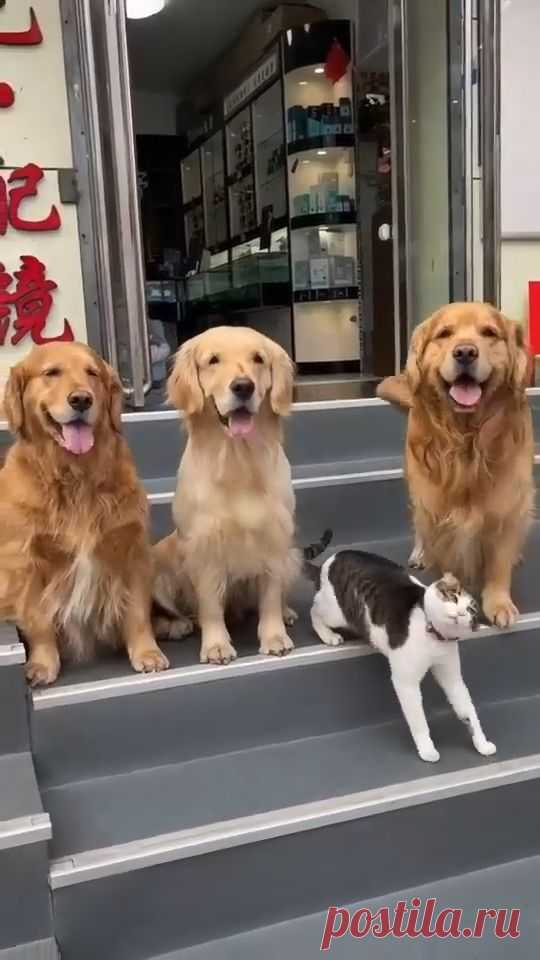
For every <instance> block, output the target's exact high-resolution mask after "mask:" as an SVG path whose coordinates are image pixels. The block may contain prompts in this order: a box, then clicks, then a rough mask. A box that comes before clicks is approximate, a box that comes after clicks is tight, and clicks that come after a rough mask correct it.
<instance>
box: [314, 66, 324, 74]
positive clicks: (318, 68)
mask: <svg viewBox="0 0 540 960" xmlns="http://www.w3.org/2000/svg"><path fill="white" fill-rule="evenodd" d="M315 73H324V67H315Z"/></svg>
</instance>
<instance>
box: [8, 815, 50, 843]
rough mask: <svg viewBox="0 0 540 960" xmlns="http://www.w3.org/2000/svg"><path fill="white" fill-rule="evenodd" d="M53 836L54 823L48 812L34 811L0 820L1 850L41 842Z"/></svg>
mask: <svg viewBox="0 0 540 960" xmlns="http://www.w3.org/2000/svg"><path fill="white" fill-rule="evenodd" d="M51 838H52V823H51V818H50V817H49V814H48V813H34V814H29V815H28V816H26V817H14V818H13V819H11V820H1V821H0V850H11V849H13V848H14V847H23V846H27V845H28V844H30V843H41V842H42V841H45V840H50V839H51Z"/></svg>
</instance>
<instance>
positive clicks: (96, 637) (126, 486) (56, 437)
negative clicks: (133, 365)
mask: <svg viewBox="0 0 540 960" xmlns="http://www.w3.org/2000/svg"><path fill="white" fill-rule="evenodd" d="M4 409H5V413H6V416H7V418H8V423H9V426H10V428H11V430H12V431H13V432H14V433H15V434H16V440H15V443H14V444H13V446H12V448H11V449H10V451H9V453H8V455H7V458H6V463H5V466H4V467H3V469H2V470H1V471H0V618H1V619H3V620H10V621H13V622H14V623H16V624H17V626H18V627H20V629H21V630H22V631H23V633H24V635H25V638H26V641H27V643H28V647H29V659H28V663H27V666H26V675H27V677H28V680H29V681H30V683H32V684H48V683H52V682H53V681H54V680H55V679H56V677H57V676H58V672H59V669H60V660H61V657H63V656H64V655H66V656H69V655H71V656H73V657H75V658H84V657H88V656H89V655H91V654H92V653H93V651H94V648H95V647H96V645H97V644H99V643H105V644H109V645H115V646H123V647H125V649H126V650H127V652H128V655H129V658H130V660H131V663H132V666H133V668H134V669H135V670H138V671H155V670H164V669H165V668H166V667H167V666H168V662H167V660H166V658H165V657H164V656H163V654H162V653H161V651H160V650H159V648H158V646H157V645H156V642H155V640H154V636H153V634H152V629H151V624H150V583H151V576H152V572H151V571H152V567H151V564H152V559H151V552H150V547H149V543H148V541H147V532H146V526H147V501H146V497H145V494H144V491H143V489H142V488H141V486H140V484H139V482H138V479H137V475H136V472H135V466H134V463H133V460H132V457H131V454H130V452H129V449H128V447H127V444H126V442H125V440H124V438H123V437H122V435H121V419H120V418H121V409H122V388H121V385H120V381H119V379H118V376H117V374H116V373H115V372H114V371H113V370H112V368H111V367H109V366H108V365H107V364H106V363H104V361H103V360H101V359H100V358H99V357H98V356H97V355H96V354H95V353H94V352H93V351H92V350H90V349H89V348H88V347H86V346H84V345H83V344H78V343H73V344H61V343H55V344H50V345H47V346H42V347H36V348H34V350H33V351H32V352H31V353H30V355H29V356H28V357H27V358H26V359H25V360H23V361H22V362H21V363H19V364H17V366H15V367H13V369H12V370H11V374H10V377H9V381H8V384H7V387H6V392H5V396H4Z"/></svg>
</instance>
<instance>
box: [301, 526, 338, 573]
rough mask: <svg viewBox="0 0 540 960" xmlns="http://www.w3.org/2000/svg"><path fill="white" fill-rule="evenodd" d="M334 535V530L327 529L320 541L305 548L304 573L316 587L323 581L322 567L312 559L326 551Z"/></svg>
mask: <svg viewBox="0 0 540 960" xmlns="http://www.w3.org/2000/svg"><path fill="white" fill-rule="evenodd" d="M333 536H334V534H333V532H332V530H325V531H324V533H323V535H322V537H321V539H320V540H319V542H318V543H312V544H310V546H309V547H305V548H304V551H303V553H304V573H305V575H306V577H307V578H308V579H309V580H311V581H312V582H313V583H314V584H315V586H316V587H319V586H320V583H321V568H320V567H318V566H317V564H315V563H312V562H311V561H312V560H315V557H320V555H321V553H324V551H325V550H326V548H327V546H328V545H329V544H330V543H331V542H332V537H333Z"/></svg>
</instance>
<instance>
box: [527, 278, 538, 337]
mask: <svg viewBox="0 0 540 960" xmlns="http://www.w3.org/2000/svg"><path fill="white" fill-rule="evenodd" d="M529 349H530V351H531V353H532V354H534V355H535V356H536V355H540V280H530V281H529Z"/></svg>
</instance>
